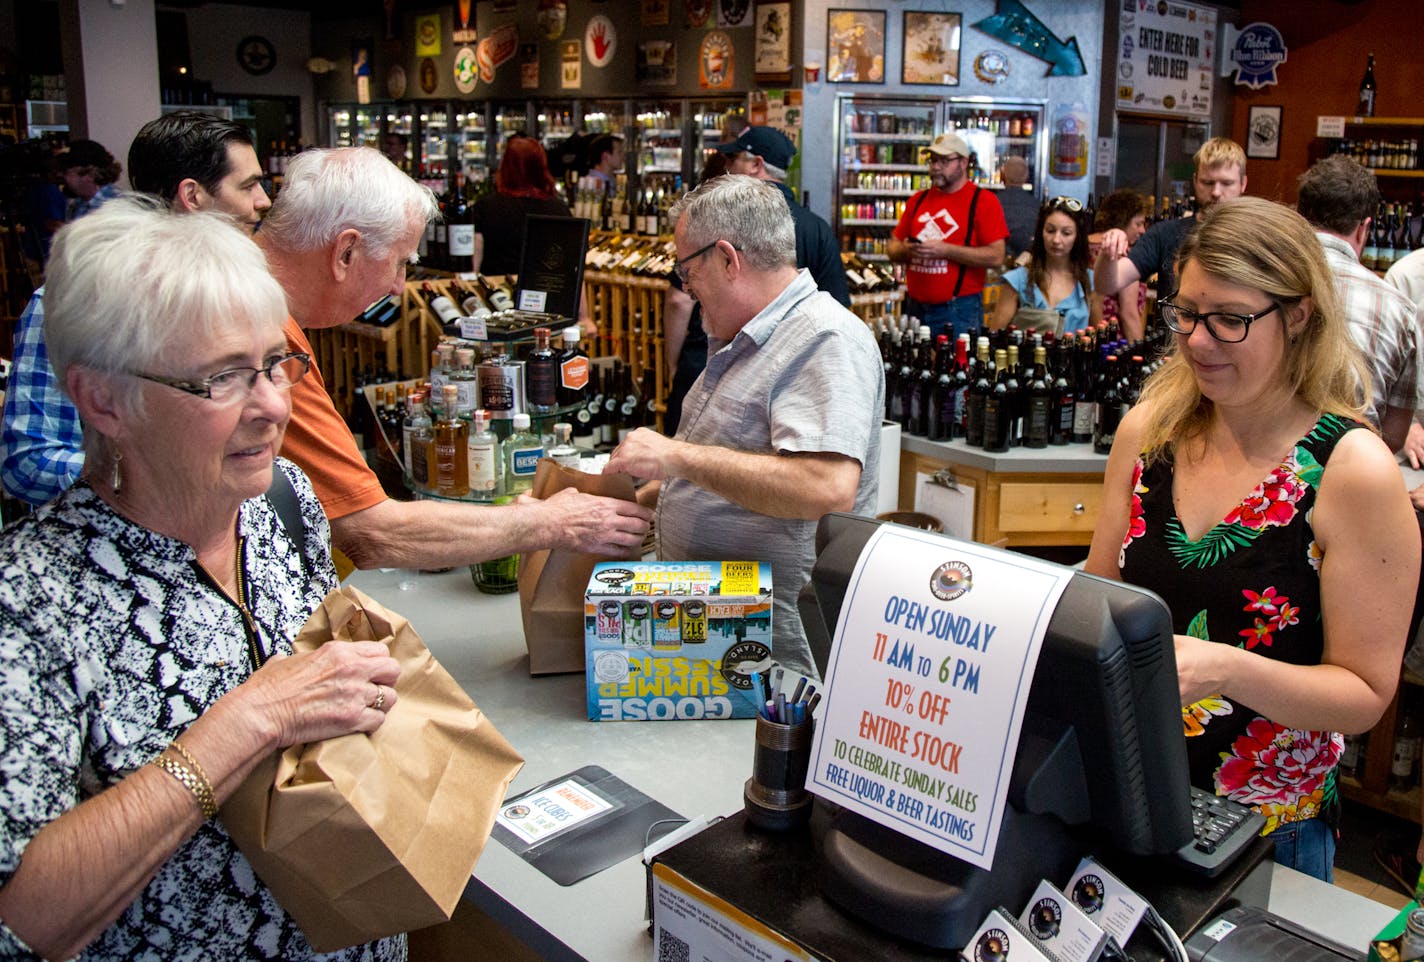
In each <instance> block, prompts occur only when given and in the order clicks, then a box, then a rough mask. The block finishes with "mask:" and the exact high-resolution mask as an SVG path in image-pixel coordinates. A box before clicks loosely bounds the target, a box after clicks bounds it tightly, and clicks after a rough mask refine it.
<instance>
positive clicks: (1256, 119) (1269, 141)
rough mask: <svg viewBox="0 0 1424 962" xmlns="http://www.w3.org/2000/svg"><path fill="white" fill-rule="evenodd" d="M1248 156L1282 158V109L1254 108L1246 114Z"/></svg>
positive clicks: (1270, 158) (1267, 158)
mask: <svg viewBox="0 0 1424 962" xmlns="http://www.w3.org/2000/svg"><path fill="white" fill-rule="evenodd" d="M1246 156H1247V157H1260V158H1263V159H1265V160H1276V159H1278V158H1279V157H1280V156H1281V108H1280V107H1265V106H1257V107H1252V108H1251V109H1250V110H1248V111H1247V112H1246Z"/></svg>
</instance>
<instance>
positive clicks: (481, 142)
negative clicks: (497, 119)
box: [451, 103, 490, 183]
mask: <svg viewBox="0 0 1424 962" xmlns="http://www.w3.org/2000/svg"><path fill="white" fill-rule="evenodd" d="M487 122H488V118H487V117H486V116H485V105H484V104H479V103H462V104H459V110H458V111H457V112H456V114H455V126H454V127H453V128H452V133H451V136H452V137H454V139H455V153H456V156H457V157H459V158H460V173H461V174H463V175H464V177H465V182H466V183H478V182H480V181H482V180H484V179H485V178H486V177H488V176H490V168H489V157H488V150H489V127H488V123H487Z"/></svg>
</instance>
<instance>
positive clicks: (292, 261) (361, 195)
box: [257, 147, 652, 568]
mask: <svg viewBox="0 0 1424 962" xmlns="http://www.w3.org/2000/svg"><path fill="white" fill-rule="evenodd" d="M436 211H437V208H436V205H435V201H434V198H433V196H432V195H431V194H430V191H428V190H426V189H425V188H423V187H421V186H419V185H418V184H416V183H415V181H413V180H411V179H410V178H409V177H407V176H406V175H405V174H403V173H401V172H400V170H399V168H397V167H396V166H395V165H394V164H392V163H391V162H390V161H389V160H387V159H386V157H385V155H383V154H382V153H380V152H379V151H377V150H373V149H371V148H369V147H355V148H352V147H347V148H341V149H335V150H309V151H304V152H303V153H300V154H298V155H297V156H295V157H293V158H292V161H291V165H290V167H289V168H288V170H287V175H286V178H285V180H284V182H283V186H282V193H281V195H280V196H279V197H278V199H277V200H276V202H275V203H274V204H273V205H272V211H271V213H270V214H269V215H268V217H267V219H266V220H265V221H264V222H263V225H262V229H261V230H260V231H259V232H258V234H257V242H258V244H259V245H260V246H261V247H262V249H263V251H264V252H265V253H266V255H267V265H268V267H269V268H270V269H271V271H272V275H273V276H274V277H276V278H277V281H278V283H280V284H281V285H282V288H283V290H284V291H286V294H287V310H288V311H289V312H290V313H291V318H290V319H289V320H288V322H287V330H286V333H287V343H288V344H289V345H290V347H291V349H292V350H294V351H301V352H303V353H308V354H309V353H311V344H310V343H309V342H308V341H307V337H306V334H305V333H304V330H303V329H304V328H307V329H310V328H323V327H335V326H337V325H338V324H344V323H345V322H347V321H349V320H351V319H352V318H353V317H355V316H356V315H358V314H360V313H361V311H362V310H364V309H365V308H366V307H367V306H368V305H370V304H371V303H372V302H373V301H375V300H377V299H378V298H380V297H381V296H382V295H384V294H392V295H395V296H397V297H398V296H400V295H401V294H402V293H403V291H404V288H405V268H406V264H407V263H409V262H411V261H412V260H413V259H414V256H415V251H416V247H417V245H418V244H419V242H420V235H421V234H422V233H423V232H424V230H425V222H426V221H427V220H428V219H429V218H430V217H433V216H435V214H436ZM282 456H283V457H286V458H290V459H291V460H292V461H294V462H295V463H296V464H297V466H298V467H300V468H301V469H302V470H303V471H305V472H306V474H307V476H308V477H309V478H310V479H311V482H312V487H313V489H315V491H316V495H317V497H318V498H320V499H321V503H322V508H323V509H324V510H325V511H326V516H327V518H328V519H329V520H330V522H331V542H332V545H333V546H334V547H336V548H339V549H341V551H343V552H344V553H345V554H346V555H347V557H349V558H350V559H351V560H352V561H353V562H354V563H355V564H356V566H357V567H359V568H372V567H382V568H444V567H450V566H453V565H457V564H471V563H473V562H476V561H484V560H487V559H490V558H500V557H504V556H505V555H511V554H517V553H520V552H523V551H531V550H534V549H538V548H549V547H557V548H568V549H571V550H576V551H586V552H590V553H594V554H602V555H620V554H626V553H627V552H628V551H629V550H630V549H632V548H636V547H637V546H638V545H641V544H642V541H643V535H644V534H645V533H646V532H647V530H648V525H649V522H650V521H651V520H652V512H651V511H650V510H648V509H647V508H644V507H642V506H640V505H638V504H635V503H633V502H631V501H620V500H618V499H616V498H600V497H595V496H593V495H587V494H583V493H581V492H579V491H575V490H574V489H572V488H567V489H565V490H563V491H560V492H559V493H558V494H556V495H553V496H552V497H550V498H547V499H544V500H542V501H541V500H535V499H533V498H525V497H521V498H519V499H518V500H516V501H515V502H514V503H513V504H509V505H504V506H502V507H485V506H481V505H473V504H459V503H453V502H441V501H395V500H392V499H391V498H388V497H386V495H385V492H384V491H383V490H382V489H381V484H380V482H379V481H378V480H377V479H376V476H375V474H374V473H373V472H372V471H371V469H370V468H369V467H367V466H366V461H365V459H364V458H363V457H362V456H361V452H360V450H359V449H358V448H357V447H356V441H355V439H354V438H353V437H352V436H351V431H350V429H348V428H347V427H346V424H345V422H343V421H342V420H341V416H340V415H339V414H337V413H336V408H335V407H334V406H333V405H332V403H331V398H330V397H328V396H327V393H326V388H325V385H324V384H323V382H322V379H321V372H320V371H318V370H317V368H316V367H313V368H312V369H311V373H310V374H308V375H307V377H305V378H303V379H302V380H301V381H299V382H297V384H296V385H295V386H294V387H293V388H292V419H291V422H290V423H289V424H288V427H287V436H286V439H285V440H284V441H283V443H282Z"/></svg>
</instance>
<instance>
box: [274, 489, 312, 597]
mask: <svg viewBox="0 0 1424 962" xmlns="http://www.w3.org/2000/svg"><path fill="white" fill-rule="evenodd" d="M265 497H266V498H267V501H268V503H269V504H271V505H272V510H273V511H276V512H277V518H278V520H280V521H281V522H282V528H283V530H285V531H286V532H287V537H288V538H290V539H291V540H292V544H294V545H296V547H297V552H298V554H300V555H301V559H302V569H303V570H304V571H306V574H307V577H308V578H311V576H312V573H311V562H310V561H309V560H308V558H307V526H306V524H304V523H303V522H302V506H301V502H299V501H298V500H297V489H296V488H294V487H292V479H291V478H289V477H287V472H285V471H283V470H282V468H281V467H280V466H279V465H276V464H274V465H272V486H271V487H269V488H268V489H267V494H266V495H265Z"/></svg>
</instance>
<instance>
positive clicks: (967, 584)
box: [930, 561, 974, 601]
mask: <svg viewBox="0 0 1424 962" xmlns="http://www.w3.org/2000/svg"><path fill="white" fill-rule="evenodd" d="M972 587H974V573H973V572H972V571H970V570H969V566H968V565H967V564H965V563H964V562H963V561H946V562H945V563H944V564H942V565H940V566H939V567H938V568H936V569H935V571H934V574H932V575H930V594H932V595H934V596H935V597H936V598H938V599H939V600H940V601H953V600H954V599H955V598H958V597H960V596H961V595H964V594H966V593H968V591H969V589H970V588H972Z"/></svg>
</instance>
